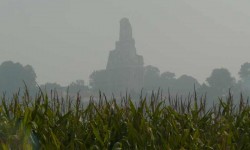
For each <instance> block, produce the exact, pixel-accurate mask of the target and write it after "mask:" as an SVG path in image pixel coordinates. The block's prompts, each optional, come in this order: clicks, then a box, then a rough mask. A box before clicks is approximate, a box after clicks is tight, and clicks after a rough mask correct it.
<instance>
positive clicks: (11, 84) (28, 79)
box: [0, 61, 36, 95]
mask: <svg viewBox="0 0 250 150" xmlns="http://www.w3.org/2000/svg"><path fill="white" fill-rule="evenodd" d="M24 83H25V84H26V85H27V87H28V89H29V91H30V92H31V94H32V93H34V92H35V91H36V73H35V71H34V70H33V68H32V66H30V65H26V66H22V65H21V64H20V63H13V62H12V61H6V62H3V63H2V64H1V65H0V90H1V92H7V93H9V94H10V95H11V94H12V93H14V92H17V91H18V90H19V89H24V88H23V87H24V86H25V85H24Z"/></svg>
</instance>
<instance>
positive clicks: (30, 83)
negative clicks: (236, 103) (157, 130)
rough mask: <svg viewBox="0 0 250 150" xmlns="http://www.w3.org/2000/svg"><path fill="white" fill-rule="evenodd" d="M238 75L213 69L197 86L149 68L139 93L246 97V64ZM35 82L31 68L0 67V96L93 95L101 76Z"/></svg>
mask: <svg viewBox="0 0 250 150" xmlns="http://www.w3.org/2000/svg"><path fill="white" fill-rule="evenodd" d="M238 74H239V77H240V79H239V80H236V79H235V77H233V76H232V75H231V73H230V72H229V71H228V69H226V68H216V69H214V70H212V72H211V75H210V76H209V77H207V78H206V82H204V83H199V82H198V81H197V80H196V79H195V78H194V77H192V76H189V75H181V76H180V77H176V75H175V73H173V72H169V71H165V72H162V73H161V72H160V70H159V69H158V68H157V67H155V66H151V65H149V66H145V67H144V77H143V78H144V79H143V81H144V82H143V90H144V91H146V92H148V91H149V92H150V91H152V90H157V89H159V88H160V89H161V90H162V91H164V92H165V93H167V92H169V93H171V94H172V95H176V94H179V95H187V94H189V93H190V92H193V91H194V86H195V90H196V91H197V93H199V94H206V95H207V97H208V98H210V99H215V98H217V97H221V96H225V95H227V94H228V92H229V90H230V92H231V93H233V94H235V96H239V94H240V93H242V95H243V96H248V93H250V63H248V62H246V63H244V64H242V65H241V67H240V69H239V72H238ZM36 78H37V76H36V73H35V71H34V69H33V67H32V66H31V65H26V66H23V65H22V64H20V63H14V62H12V61H5V62H3V63H2V64H1V65H0V91H1V92H2V95H12V94H13V93H16V92H22V91H23V89H24V87H25V86H26V87H27V88H28V90H29V91H30V92H31V93H34V94H35V93H36V92H37V90H39V88H40V89H43V90H44V91H46V92H50V91H51V90H58V91H66V90H68V92H70V93H77V92H83V91H90V92H96V91H99V90H101V88H103V85H99V84H97V83H100V82H98V81H99V80H101V79H102V74H100V73H98V72H96V71H94V72H93V73H92V74H91V75H90V84H89V85H86V84H85V82H84V80H76V81H74V82H72V83H71V84H69V85H68V86H61V85H60V84H58V83H45V84H42V85H38V84H37V82H36ZM104 88H105V87H104Z"/></svg>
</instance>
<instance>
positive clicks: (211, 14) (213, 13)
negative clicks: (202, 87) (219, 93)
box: [0, 0, 250, 85]
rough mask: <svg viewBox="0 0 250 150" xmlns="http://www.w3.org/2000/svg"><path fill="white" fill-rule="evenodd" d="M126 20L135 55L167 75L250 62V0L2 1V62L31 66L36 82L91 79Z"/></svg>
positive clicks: (200, 75) (233, 68)
mask: <svg viewBox="0 0 250 150" xmlns="http://www.w3.org/2000/svg"><path fill="white" fill-rule="evenodd" d="M122 17H127V18H129V20H130V22H131V24H132V27H133V35H134V38H135V41H136V47H137V53H138V54H140V55H143V57H144V62H145V65H149V64H150V65H154V66H157V67H158V68H159V69H160V70H161V71H162V72H163V71H172V72H175V73H176V74H177V76H180V75H182V74H188V75H191V76H193V77H195V78H197V79H198V80H199V81H200V82H204V81H205V79H206V77H208V76H209V75H210V73H211V71H212V69H214V68H220V67H225V68H228V69H229V71H230V72H231V73H232V74H233V75H234V76H235V77H237V73H238V71H239V69H240V65H241V64H243V63H244V62H247V61H249V62H250V52H249V51H250V19H249V18H250V1H247V0H246V1H243V0H242V1H236V0H207V1H200V0H188V1H184V0H158V1H152V0H126V1H124V0H123V1H122V0H105V1H96V0H0V63H2V62H3V61H6V60H13V61H14V62H20V63H22V64H24V65H26V64H31V65H32V66H33V67H34V69H35V72H36V73H37V76H38V78H37V79H38V82H39V83H45V82H57V83H60V84H62V85H66V84H69V83H70V82H71V81H74V80H76V79H84V80H85V81H88V80H89V75H90V74H91V73H92V71H94V70H99V69H102V68H103V69H104V68H105V66H106V63H107V59H108V53H109V51H110V50H112V49H113V48H114V46H115V41H116V40H118V33H119V20H120V19H121V18H122Z"/></svg>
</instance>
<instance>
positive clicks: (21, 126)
mask: <svg viewBox="0 0 250 150" xmlns="http://www.w3.org/2000/svg"><path fill="white" fill-rule="evenodd" d="M20 97H21V96H19V95H17V94H16V95H14V96H13V98H12V99H11V100H10V101H8V100H7V99H6V98H5V97H2V99H1V104H0V149H93V150H95V149H250V144H249V141H250V135H249V134H250V119H249V118H250V107H249V106H248V103H245V102H244V100H243V98H241V100H240V104H239V105H237V106H236V105H234V104H233V97H232V95H231V94H230V93H229V96H228V98H227V100H222V99H220V103H219V104H218V105H214V107H213V108H210V109H209V110H206V104H205V98H204V97H201V98H197V96H196V93H195V94H194V96H189V97H188V98H187V100H186V101H182V100H180V99H178V98H175V99H173V98H167V99H166V98H162V97H161V96H160V94H159V92H158V94H154V93H152V96H151V99H150V100H148V99H146V98H143V97H142V96H141V99H140V100H139V101H136V102H134V101H133V100H132V99H131V98H130V97H129V96H127V97H124V98H122V99H121V100H120V101H118V100H116V99H112V100H110V101H108V100H107V99H106V97H105V95H103V94H101V93H100V96H99V101H94V100H93V98H92V97H91V98H90V101H89V104H87V105H83V104H82V103H81V99H80V97H79V96H77V97H76V99H75V100H72V99H70V98H68V97H66V98H61V99H59V98H58V96H57V95H52V96H51V98H50V99H49V98H48V96H47V95H46V94H44V93H42V92H40V93H39V94H37V96H36V98H34V99H31V98H29V94H28V92H27V91H26V92H25V94H24V96H22V98H21V99H19V98H20Z"/></svg>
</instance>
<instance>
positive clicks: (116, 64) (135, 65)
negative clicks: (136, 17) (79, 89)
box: [96, 18, 144, 92]
mask: <svg viewBox="0 0 250 150" xmlns="http://www.w3.org/2000/svg"><path fill="white" fill-rule="evenodd" d="M143 71H144V68H143V57H142V56H140V55H137V53H136V48H135V40H134V39H133V35H132V27H131V24H130V22H129V20H128V19H127V18H123V19H121V21H120V37H119V41H117V42H116V45H115V49H114V50H112V51H110V53H109V58H108V63H107V67H106V70H102V71H99V72H100V73H102V79H101V80H100V79H98V81H97V82H101V83H99V84H98V83H96V85H100V86H101V87H102V88H100V89H101V90H105V91H107V90H108V91H110V92H124V91H128V92H139V91H140V90H141V89H142V86H143ZM104 76H105V77H104Z"/></svg>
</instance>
